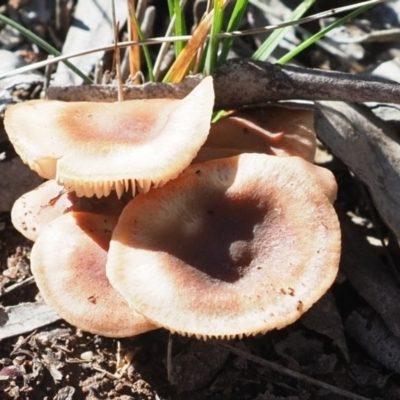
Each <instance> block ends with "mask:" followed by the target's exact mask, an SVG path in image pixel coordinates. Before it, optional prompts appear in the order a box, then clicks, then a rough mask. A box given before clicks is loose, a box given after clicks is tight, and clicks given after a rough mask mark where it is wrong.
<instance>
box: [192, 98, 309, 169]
mask: <svg viewBox="0 0 400 400" xmlns="http://www.w3.org/2000/svg"><path fill="white" fill-rule="evenodd" d="M313 125H314V118H313V111H312V110H310V109H305V108H302V109H301V108H293V107H282V106H271V105H268V106H263V107H255V108H245V109H242V110H238V111H234V112H231V113H230V114H228V116H226V117H225V118H223V119H221V120H219V121H218V122H216V123H215V124H212V126H211V130H210V133H209V135H208V138H207V140H206V142H205V143H204V146H203V147H202V149H201V151H200V152H199V153H198V155H197V157H196V158H195V160H194V162H202V161H207V160H210V159H215V158H221V157H229V156H233V155H238V154H240V153H265V154H271V155H277V156H299V157H303V158H304V159H306V160H308V161H310V162H313V161H314V157H315V152H316V148H317V139H316V135H315V131H314V127H313Z"/></svg>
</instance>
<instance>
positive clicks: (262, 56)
mask: <svg viewBox="0 0 400 400" xmlns="http://www.w3.org/2000/svg"><path fill="white" fill-rule="evenodd" d="M314 3H315V0H304V1H303V2H302V3H301V4H300V5H299V6H298V7H297V8H296V9H295V10H294V11H293V13H292V15H291V16H290V18H289V21H295V20H297V19H299V18H301V17H302V16H303V15H304V13H305V12H306V11H307V10H308V9H309V8H310V7H311V6H312V5H313V4H314ZM289 29H290V27H287V28H283V29H278V30H276V31H275V32H273V33H271V35H270V36H268V38H267V40H265V42H264V43H263V44H262V45H261V46H260V48H259V49H258V50H257V51H256V52H255V53H254V54H253V56H252V58H253V60H260V61H266V60H267V59H268V57H269V56H270V55H271V53H272V52H273V51H274V50H275V49H276V47H277V46H278V45H279V43H280V41H281V40H282V39H283V37H284V36H285V34H286V32H287V31H288V30H289Z"/></svg>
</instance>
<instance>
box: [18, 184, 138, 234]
mask: <svg viewBox="0 0 400 400" xmlns="http://www.w3.org/2000/svg"><path fill="white" fill-rule="evenodd" d="M131 199H132V197H131V196H128V195H125V196H124V197H123V198H121V199H118V198H117V196H116V195H115V194H114V195H110V196H108V197H103V198H101V199H96V198H90V199H88V198H86V197H77V196H76V194H75V193H71V192H67V191H66V190H65V188H64V186H62V185H59V184H58V183H57V182H56V181H55V180H54V179H51V180H49V181H46V182H44V183H42V184H41V185H39V186H38V187H37V188H36V189H34V190H31V191H30V192H28V193H25V194H24V195H22V196H21V197H20V198H19V199H17V201H16V202H15V203H14V205H13V208H12V210H11V220H12V223H13V225H14V227H15V228H16V229H17V230H18V231H19V232H20V233H22V234H23V235H24V236H25V237H26V238H28V239H30V240H33V241H36V239H37V238H38V237H39V235H40V232H41V231H42V230H43V229H44V228H45V227H46V226H47V225H48V224H49V223H50V222H51V221H53V220H55V219H56V218H58V217H60V216H61V215H63V214H65V213H67V212H70V211H87V212H92V213H95V214H102V213H106V214H109V215H111V214H112V215H114V216H116V217H118V216H119V214H121V211H122V209H123V208H124V207H125V205H126V203H127V202H128V201H129V200H131Z"/></svg>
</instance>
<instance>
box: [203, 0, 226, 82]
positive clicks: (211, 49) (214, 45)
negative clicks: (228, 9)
mask: <svg viewBox="0 0 400 400" xmlns="http://www.w3.org/2000/svg"><path fill="white" fill-rule="evenodd" d="M223 19H224V0H214V17H213V22H212V27H211V34H210V39H209V41H208V47H207V53H206V62H205V68H204V75H206V76H207V75H210V74H211V72H212V71H213V70H214V68H215V66H216V64H217V57H218V47H219V39H218V37H217V35H218V34H219V33H221V29H222V22H223Z"/></svg>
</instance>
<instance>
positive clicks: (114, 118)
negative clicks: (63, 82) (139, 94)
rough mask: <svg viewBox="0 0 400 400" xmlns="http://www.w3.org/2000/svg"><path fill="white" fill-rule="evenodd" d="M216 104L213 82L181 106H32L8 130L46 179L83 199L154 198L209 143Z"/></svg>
mask: <svg viewBox="0 0 400 400" xmlns="http://www.w3.org/2000/svg"><path fill="white" fill-rule="evenodd" d="M213 104H214V92H213V84H212V78H211V77H208V78H205V79H204V80H203V81H202V82H201V83H200V84H199V85H198V86H197V87H196V88H195V89H194V90H193V91H192V92H191V93H190V94H189V95H188V96H186V97H185V98H184V99H182V100H173V99H150V100H128V101H124V102H119V103H94V102H72V103H66V102H61V101H56V100H54V101H50V100H49V101H48V100H33V101H29V102H25V103H21V104H17V105H15V106H12V107H10V108H9V109H8V110H7V112H6V116H5V121H4V124H5V128H6V131H7V134H8V135H9V138H10V140H11V142H12V143H13V145H14V147H15V149H16V151H17V153H18V154H19V155H20V156H21V158H22V160H23V161H24V162H25V163H27V164H28V165H29V166H30V167H31V168H32V169H33V170H35V171H36V172H38V173H39V175H41V176H43V177H44V178H47V179H53V178H55V179H56V180H57V181H58V182H59V183H61V184H63V185H64V186H65V187H66V188H67V190H69V191H75V192H76V193H77V195H78V196H86V197H91V196H93V195H96V196H97V197H101V196H108V194H109V193H110V191H111V190H116V191H117V194H118V196H120V195H121V194H122V193H123V192H124V191H126V190H128V189H129V188H130V189H131V190H132V192H133V193H135V191H136V190H138V191H140V192H147V191H148V190H149V189H150V188H151V187H153V186H154V187H157V186H160V185H162V184H164V183H165V182H166V181H168V180H170V179H173V178H175V177H176V176H177V175H178V174H179V173H180V172H181V171H182V170H183V169H184V168H186V167H187V166H188V165H189V164H190V162H191V161H192V159H193V158H194V157H195V156H196V154H197V152H198V150H199V149H200V147H201V146H202V144H203V143H204V141H205V140H206V138H207V135H208V132H209V128H210V121H211V114H212V108H213Z"/></svg>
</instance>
